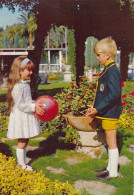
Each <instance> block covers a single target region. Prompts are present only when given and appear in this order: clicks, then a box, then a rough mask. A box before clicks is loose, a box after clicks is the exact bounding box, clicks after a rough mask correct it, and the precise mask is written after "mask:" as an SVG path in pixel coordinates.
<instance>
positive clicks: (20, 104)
mask: <svg viewBox="0 0 134 195" xmlns="http://www.w3.org/2000/svg"><path fill="white" fill-rule="evenodd" d="M12 96H13V100H14V106H13V108H12V112H11V114H10V118H9V124H8V132H7V137H8V138H10V139H18V138H30V137H34V136H36V135H38V134H40V132H41V129H40V125H39V122H38V120H37V119H36V118H35V116H34V112H35V103H34V102H33V100H32V98H31V89H30V86H29V84H28V83H27V82H26V81H22V80H20V82H19V83H17V84H16V85H15V86H14V88H13V91H12Z"/></svg>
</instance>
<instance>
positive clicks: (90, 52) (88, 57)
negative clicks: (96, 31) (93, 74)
mask: <svg viewBox="0 0 134 195" xmlns="http://www.w3.org/2000/svg"><path fill="white" fill-rule="evenodd" d="M97 41H98V39H96V38H94V37H88V38H87V40H86V49H85V65H86V66H90V67H93V68H96V67H98V66H99V62H98V60H97V58H96V54H95V53H94V46H95V44H96V43H97Z"/></svg>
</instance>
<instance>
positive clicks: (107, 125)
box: [99, 119, 119, 131]
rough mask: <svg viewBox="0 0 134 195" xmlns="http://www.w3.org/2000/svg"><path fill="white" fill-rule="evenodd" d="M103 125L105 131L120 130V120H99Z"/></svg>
mask: <svg viewBox="0 0 134 195" xmlns="http://www.w3.org/2000/svg"><path fill="white" fill-rule="evenodd" d="M99 121H100V123H101V125H102V128H103V129H104V130H106V131H107V130H115V129H117V128H118V122H119V120H118V119H113V120H112V119H99Z"/></svg>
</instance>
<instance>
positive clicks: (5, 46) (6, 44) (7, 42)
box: [4, 35, 9, 48]
mask: <svg viewBox="0 0 134 195" xmlns="http://www.w3.org/2000/svg"><path fill="white" fill-rule="evenodd" d="M8 47H9V41H8V36H7V35H6V36H5V39H4V48H8Z"/></svg>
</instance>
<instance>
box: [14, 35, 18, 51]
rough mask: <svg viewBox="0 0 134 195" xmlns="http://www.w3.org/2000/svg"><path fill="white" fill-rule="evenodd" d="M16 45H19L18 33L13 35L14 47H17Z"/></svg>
mask: <svg viewBox="0 0 134 195" xmlns="http://www.w3.org/2000/svg"><path fill="white" fill-rule="evenodd" d="M18 47H19V37H18V35H15V39H14V48H18Z"/></svg>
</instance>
